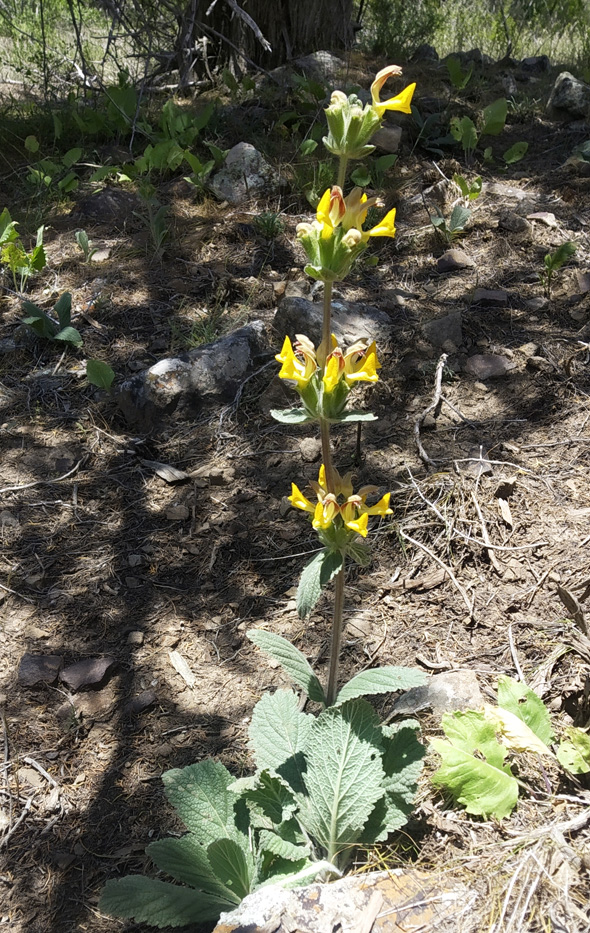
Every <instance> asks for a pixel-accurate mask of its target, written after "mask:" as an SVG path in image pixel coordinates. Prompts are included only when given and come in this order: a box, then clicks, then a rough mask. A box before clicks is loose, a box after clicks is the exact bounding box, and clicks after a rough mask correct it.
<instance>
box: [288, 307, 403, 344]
mask: <svg viewBox="0 0 590 933" xmlns="http://www.w3.org/2000/svg"><path fill="white" fill-rule="evenodd" d="M322 320H323V309H322V305H321V304H315V303H314V302H313V301H307V300H306V299H305V298H285V299H284V300H283V301H281V303H280V305H279V307H278V309H277V312H276V314H275V317H274V321H273V327H274V329H275V331H276V332H277V333H278V334H280V335H281V336H284V335H285V334H287V335H288V336H289V337H290V338H291V340H293V338H294V337H295V334H305V335H306V336H307V337H309V339H310V340H312V341H313V343H315V344H316V346H317V344H318V343H319V342H320V340H321V338H322ZM390 332H391V321H390V318H389V315H387V314H384V312H382V311H378V310H377V309H376V308H372V307H370V306H369V305H363V304H360V303H358V302H353V301H333V302H332V333H334V334H335V335H336V337H337V339H338V342H342V343H343V344H345V345H347V344H351V343H354V341H355V340H358V339H359V338H360V337H368V338H369V339H370V340H377V339H379V338H387V337H389V336H390Z"/></svg>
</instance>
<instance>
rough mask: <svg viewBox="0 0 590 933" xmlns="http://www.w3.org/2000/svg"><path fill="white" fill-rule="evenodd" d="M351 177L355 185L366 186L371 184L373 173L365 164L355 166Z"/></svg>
mask: <svg viewBox="0 0 590 933" xmlns="http://www.w3.org/2000/svg"><path fill="white" fill-rule="evenodd" d="M350 177H351V180H352V181H353V182H354V183H355V185H358V186H359V187H360V188H366V186H367V185H370V184H371V173H370V172H369V170H368V169H367V168H365V166H364V165H361V166H360V167H359V168H355V170H354V172H351V173H350Z"/></svg>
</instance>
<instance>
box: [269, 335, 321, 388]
mask: <svg viewBox="0 0 590 933" xmlns="http://www.w3.org/2000/svg"><path fill="white" fill-rule="evenodd" d="M295 336H296V338H297V340H296V343H295V350H293V347H292V345H291V341H290V340H289V338H288V337H285V341H284V343H283V348H282V350H281V352H280V353H277V355H276V356H275V359H276V360H278V361H279V363H282V364H283V365H282V367H281V370H280V372H279V378H280V379H292V380H293V381H294V382H296V383H297V388H298V389H304V388H305V386H306V385H307V384H308V382H309V380H310V379H311V377H312V376H313V374H314V373H315V371H316V369H317V362H316V357H315V351H314V347H313V344H312V343H311V341H310V340H308V338H307V337H305V336H304V335H303V334H296V335H295ZM296 353H298V354H299V356H302V357H303V360H301V359H298V357H297V356H296Z"/></svg>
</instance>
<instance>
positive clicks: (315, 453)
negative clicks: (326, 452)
mask: <svg viewBox="0 0 590 933" xmlns="http://www.w3.org/2000/svg"><path fill="white" fill-rule="evenodd" d="M299 450H300V452H301V459H302V460H304V461H305V462H306V463H315V461H316V460H319V459H320V456H321V453H322V442H321V441H320V440H319V439H318V438H316V437H304V438H303V440H301V441H300V442H299Z"/></svg>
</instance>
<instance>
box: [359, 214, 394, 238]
mask: <svg viewBox="0 0 590 933" xmlns="http://www.w3.org/2000/svg"><path fill="white" fill-rule="evenodd" d="M365 236H368V237H369V236H391V237H394V236H395V207H394V208H393V210H392V211H389V213H388V214H386V215H385V217H384V218H383V220H381V221H380V222H379V223H378V224H377V225H376V226H375V227H373V229H372V230H369V232H368V233H366V234H365Z"/></svg>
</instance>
